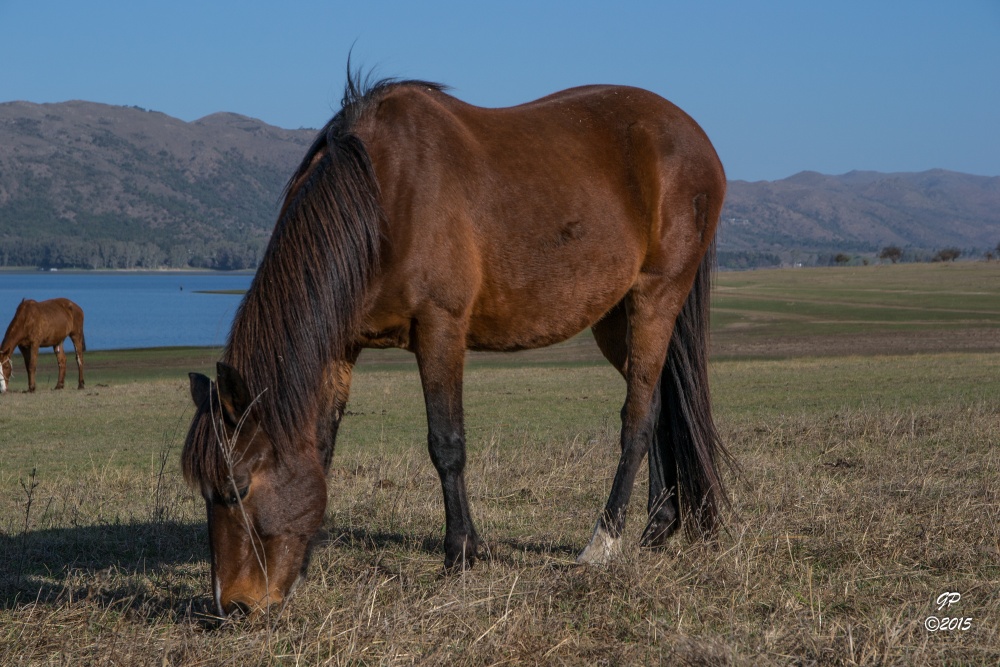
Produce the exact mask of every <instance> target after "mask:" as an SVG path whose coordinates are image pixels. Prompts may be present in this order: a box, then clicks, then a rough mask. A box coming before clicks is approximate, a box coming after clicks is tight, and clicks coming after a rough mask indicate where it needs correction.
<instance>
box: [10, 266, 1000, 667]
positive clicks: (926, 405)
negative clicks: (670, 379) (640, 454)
mask: <svg viewBox="0 0 1000 667" xmlns="http://www.w3.org/2000/svg"><path fill="white" fill-rule="evenodd" d="M715 304H716V306H717V308H716V311H715V320H714V326H715V331H714V348H713V349H714V352H715V354H714V358H715V359H716V361H715V362H714V363H713V367H712V384H713V390H714V398H715V402H716V413H717V419H718V422H719V425H720V428H721V430H722V432H723V435H724V437H725V438H726V440H727V442H728V444H729V446H730V448H731V449H732V451H733V452H734V454H735V455H736V457H737V459H738V460H739V462H740V464H741V467H742V469H741V471H740V473H739V475H738V476H737V475H736V474H731V475H730V476H729V479H730V480H731V489H732V496H733V500H734V513H733V515H732V516H731V517H730V518H729V525H730V528H729V532H728V533H725V534H723V535H721V536H720V538H719V540H718V542H717V543H716V544H714V545H705V544H692V543H689V542H687V541H685V540H684V539H682V538H676V539H675V540H674V541H673V542H672V544H671V545H670V547H669V548H667V549H665V550H662V551H645V550H640V549H638V548H636V546H635V542H636V540H637V538H638V534H639V532H640V530H641V527H642V526H641V524H642V519H641V517H642V515H643V514H644V494H645V487H644V485H642V484H640V485H639V486H638V487H637V489H636V491H635V498H636V499H635V500H634V502H633V506H632V519H631V521H630V523H629V526H628V532H627V540H626V548H625V553H624V554H623V555H622V557H621V559H620V560H619V561H617V562H615V563H614V564H612V565H611V566H609V567H606V568H581V567H577V566H575V565H573V558H574V556H575V554H576V552H577V551H578V550H579V549H581V548H582V547H583V545H584V544H585V543H586V541H587V539H588V538H589V533H590V529H591V528H592V526H593V522H594V520H595V519H596V516H597V512H598V510H599V509H600V507H601V506H602V505H603V503H604V501H605V499H606V497H607V493H608V490H609V488H610V484H611V479H612V476H613V473H614V468H615V465H616V450H617V442H616V436H617V429H618V421H617V420H618V417H617V414H618V409H619V407H620V404H621V401H622V399H623V396H624V383H623V382H622V381H621V380H620V378H619V377H618V376H617V374H616V373H615V372H614V371H613V370H611V369H610V367H608V366H607V365H606V364H605V363H603V362H602V361H601V360H600V355H599V354H598V353H597V352H596V349H595V348H594V346H593V342H592V341H591V340H590V339H589V338H588V337H587V336H580V337H578V338H576V339H574V340H573V341H570V342H568V343H567V344H564V345H563V346H559V347H556V348H551V349H549V350H545V351H535V352H529V353H520V354H516V355H470V360H469V370H468V374H467V381H466V387H465V390H466V418H467V423H468V440H469V448H470V467H469V472H468V476H469V480H468V481H469V490H470V496H471V500H472V503H473V512H474V516H475V517H476V519H477V522H478V525H479V528H480V532H481V534H482V535H483V537H484V538H485V540H486V542H487V545H488V547H489V556H488V558H487V559H486V561H485V562H483V563H480V564H478V565H477V567H476V568H475V569H473V570H472V571H470V572H467V573H464V574H461V575H455V576H447V577H446V576H443V575H442V574H441V561H442V551H441V540H442V533H443V525H442V524H443V512H442V509H441V500H440V488H439V485H438V482H437V477H436V475H435V473H434V471H433V468H432V467H431V465H430V462H429V461H428V457H427V456H426V452H425V445H424V442H425V424H424V416H423V405H422V400H421V396H420V391H419V382H418V380H417V377H416V372H415V367H414V364H413V362H412V360H411V359H410V358H409V355H406V354H405V353H396V352H386V353H377V354H366V357H363V360H364V361H363V363H362V364H361V365H360V366H359V370H358V373H357V375H356V379H355V383H354V387H353V391H352V400H351V404H350V406H349V410H350V412H349V415H348V418H347V419H346V420H345V424H344V428H343V430H342V433H341V437H340V439H339V441H338V445H337V454H336V457H335V460H334V464H333V465H334V469H333V471H332V474H331V476H330V480H329V491H330V505H329V509H328V515H327V519H326V521H325V528H324V531H325V532H324V534H323V536H322V540H321V542H320V544H319V546H318V547H317V550H316V553H315V556H314V559H313V564H312V566H311V569H310V576H309V578H308V580H307V581H306V582H305V583H304V585H303V586H302V587H300V590H299V592H298V593H297V594H296V596H295V598H294V599H293V601H292V603H291V604H290V605H289V606H288V607H287V608H286V609H285V611H284V612H283V613H281V614H280V615H278V614H276V615H275V616H274V617H272V618H269V619H265V620H263V621H260V622H257V623H251V622H242V623H235V624H234V623H228V624H224V625H222V626H221V627H219V626H218V625H217V624H216V623H215V622H214V621H212V619H211V618H210V617H209V616H208V615H207V614H206V611H207V610H208V608H209V602H210V601H209V583H208V563H207V555H208V554H207V538H206V534H205V528H204V507H203V504H202V502H201V500H200V498H198V497H197V496H196V494H194V493H193V492H192V491H190V490H189V489H187V488H186V487H185V486H184V484H183V482H182V480H181V479H180V476H179V471H178V466H177V459H178V454H179V448H180V444H181V442H182V440H183V436H184V433H185V432H186V428H187V421H188V419H189V418H190V414H191V408H190V405H189V402H190V399H189V398H188V394H187V380H186V375H185V373H186V372H187V371H189V370H200V371H202V372H208V371H209V370H210V369H211V367H212V364H213V361H214V359H215V358H216V357H217V354H218V351H217V350H152V351H132V352H113V353H112V352H108V353H93V354H90V355H88V357H87V364H88V378H87V381H88V388H87V389H86V390H84V391H74V390H67V391H64V392H53V391H51V390H49V389H47V387H48V386H51V385H52V384H54V369H52V370H51V375H52V377H50V378H47V377H45V376H44V375H41V376H40V378H39V386H40V387H42V388H41V389H40V390H39V392H38V393H37V394H35V395H32V396H28V395H26V394H20V393H13V394H7V395H4V396H2V397H0V664H5V665H6V664H128V665H131V664H137V665H145V664H149V665H153V664H156V665H161V664H178V665H180V664H183V665H219V664H234V665H244V664H501V663H516V664H520V663H525V664H607V665H617V664H622V665H625V664H997V663H998V662H1000V631H998V623H1000V540H998V538H997V535H1000V497H998V496H1000V492H998V486H997V479H1000V453H998V448H997V443H998V442H1000V265H998V264H985V263H980V264H965V265H961V264H955V265H934V266H926V265H925V266H920V267H911V266H898V267H862V268H858V269H831V270H822V269H815V270H794V271H793V270H787V271H767V272H753V273H739V274H721V275H720V276H719V279H718V290H717V294H716V299H715ZM969 331H973V332H974V333H972V334H970V333H968V332H969ZM47 361H52V360H51V359H50V358H49V359H43V360H42V361H41V363H40V367H44V366H45V365H46V362H47ZM41 370H42V371H44V372H48V371H45V368H41ZM18 381H20V382H21V383H23V381H24V380H23V374H19V376H18V378H16V379H15V389H17V388H18V387H19V385H18V384H17V382H18ZM32 470H34V471H35V472H34V475H32ZM945 592H959V593H961V596H962V597H961V600H960V601H959V602H958V603H957V604H954V605H953V606H952V607H951V608H948V609H945V610H941V611H938V609H937V606H938V605H937V604H935V600H936V599H937V598H938V596H940V595H941V594H943V593H945ZM930 616H935V617H939V618H943V617H962V618H971V619H972V620H971V621H970V624H969V629H968V630H951V631H938V632H929V631H928V630H927V629H926V628H925V625H924V624H925V619H927V618H928V617H930Z"/></svg>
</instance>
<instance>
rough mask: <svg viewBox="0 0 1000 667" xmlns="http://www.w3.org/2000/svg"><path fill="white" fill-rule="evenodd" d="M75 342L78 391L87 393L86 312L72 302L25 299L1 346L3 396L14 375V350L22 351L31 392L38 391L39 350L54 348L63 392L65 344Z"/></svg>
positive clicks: (58, 385) (0, 386) (1, 389)
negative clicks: (84, 387)
mask: <svg viewBox="0 0 1000 667" xmlns="http://www.w3.org/2000/svg"><path fill="white" fill-rule="evenodd" d="M67 338H69V339H70V340H72V341H73V347H74V348H75V352H76V366H77V368H78V369H79V371H80V383H79V384H78V385H77V388H78V389H83V353H84V351H85V350H86V349H87V343H86V341H85V340H84V337H83V310H82V309H81V308H80V306H78V305H76V304H75V303H73V302H72V301H70V300H69V299H49V300H48V301H34V300H32V299H23V300H22V301H21V303H20V304H19V305H18V307H17V311H16V312H15V313H14V319H13V320H11V321H10V325H9V326H8V327H7V333H6V334H4V337H3V342H2V343H0V369H2V381H0V392H2V391H6V390H7V387H8V386H9V384H10V378H11V376H12V375H13V371H14V368H13V364H12V362H11V358H10V356H11V355H12V354H13V353H14V347H15V346H17V347H18V348H19V349H20V350H21V356H23V357H24V366H25V368H27V370H28V391H29V392H33V391H35V365H36V364H37V362H38V348H40V347H50V346H51V347H52V349H53V350H55V353H56V360H57V361H58V363H59V382H57V383H56V386H55V388H56V389H62V388H63V384H64V382H65V380H66V353H65V352H63V342H64V341H65V340H66V339H67Z"/></svg>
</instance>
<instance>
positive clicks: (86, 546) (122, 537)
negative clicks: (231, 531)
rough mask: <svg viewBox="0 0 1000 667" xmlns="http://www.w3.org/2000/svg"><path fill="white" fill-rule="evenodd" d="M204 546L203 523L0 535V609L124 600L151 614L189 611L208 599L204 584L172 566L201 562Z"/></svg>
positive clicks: (111, 525)
mask: <svg viewBox="0 0 1000 667" xmlns="http://www.w3.org/2000/svg"><path fill="white" fill-rule="evenodd" d="M207 544H208V535H207V530H206V527H205V524H204V523H194V524H191V523H176V522H172V521H161V522H146V523H109V524H103V525H96V526H85V527H77V528H52V529H47V530H38V531H31V532H22V533H18V534H13V535H8V534H0V607H2V608H4V609H13V608H16V607H19V606H23V605H25V604H29V603H34V602H39V603H45V604H51V605H60V604H64V603H72V602H77V601H81V600H94V601H98V602H105V603H107V604H114V603H118V602H121V601H123V600H124V601H127V604H126V606H129V607H135V606H139V607H143V608H146V610H147V611H150V612H154V613H155V612H159V613H163V612H166V613H182V612H183V610H184V609H187V610H188V611H190V610H191V607H192V605H195V606H197V607H201V606H202V605H204V604H205V601H206V600H207V595H206V587H205V585H204V581H202V578H201V577H191V576H190V575H189V574H188V575H186V576H185V575H183V574H178V573H176V572H175V570H176V569H177V567H178V566H184V565H187V564H190V565H191V566H192V568H196V567H204V563H205V562H207V560H208V547H207ZM194 581H197V586H193V585H192V582H194ZM198 598H204V600H199V599H198ZM196 611H200V608H199V609H198V610H196Z"/></svg>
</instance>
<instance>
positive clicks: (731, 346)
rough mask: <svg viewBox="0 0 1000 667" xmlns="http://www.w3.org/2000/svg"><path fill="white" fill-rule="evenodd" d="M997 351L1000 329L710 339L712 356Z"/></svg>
mask: <svg viewBox="0 0 1000 667" xmlns="http://www.w3.org/2000/svg"><path fill="white" fill-rule="evenodd" d="M997 351H1000V330H998V329H993V328H978V329H941V330H936V331H935V330H926V329H925V330H922V331H880V332H866V333H864V334H859V335H849V334H846V335H845V334H841V335H830V336H774V337H767V338H763V337H749V336H740V335H732V334H729V335H727V334H720V335H717V336H715V337H714V338H713V339H712V358H713V359H783V358H789V357H836V356H848V355H862V356H870V355H901V354H932V353H940V352H997Z"/></svg>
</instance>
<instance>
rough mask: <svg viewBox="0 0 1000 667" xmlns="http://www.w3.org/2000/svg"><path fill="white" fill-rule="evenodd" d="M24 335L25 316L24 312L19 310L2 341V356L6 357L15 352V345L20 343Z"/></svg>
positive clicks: (0, 347)
mask: <svg viewBox="0 0 1000 667" xmlns="http://www.w3.org/2000/svg"><path fill="white" fill-rule="evenodd" d="M23 337H24V317H23V312H18V313H17V314H16V315H15V316H14V319H13V320H12V321H11V323H10V325H9V326H8V327H7V333H5V334H4V337H3V342H0V357H2V358H6V357H9V356H10V355H12V354H13V353H14V346H16V345H19V344H20V342H21V339H22V338H23Z"/></svg>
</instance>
